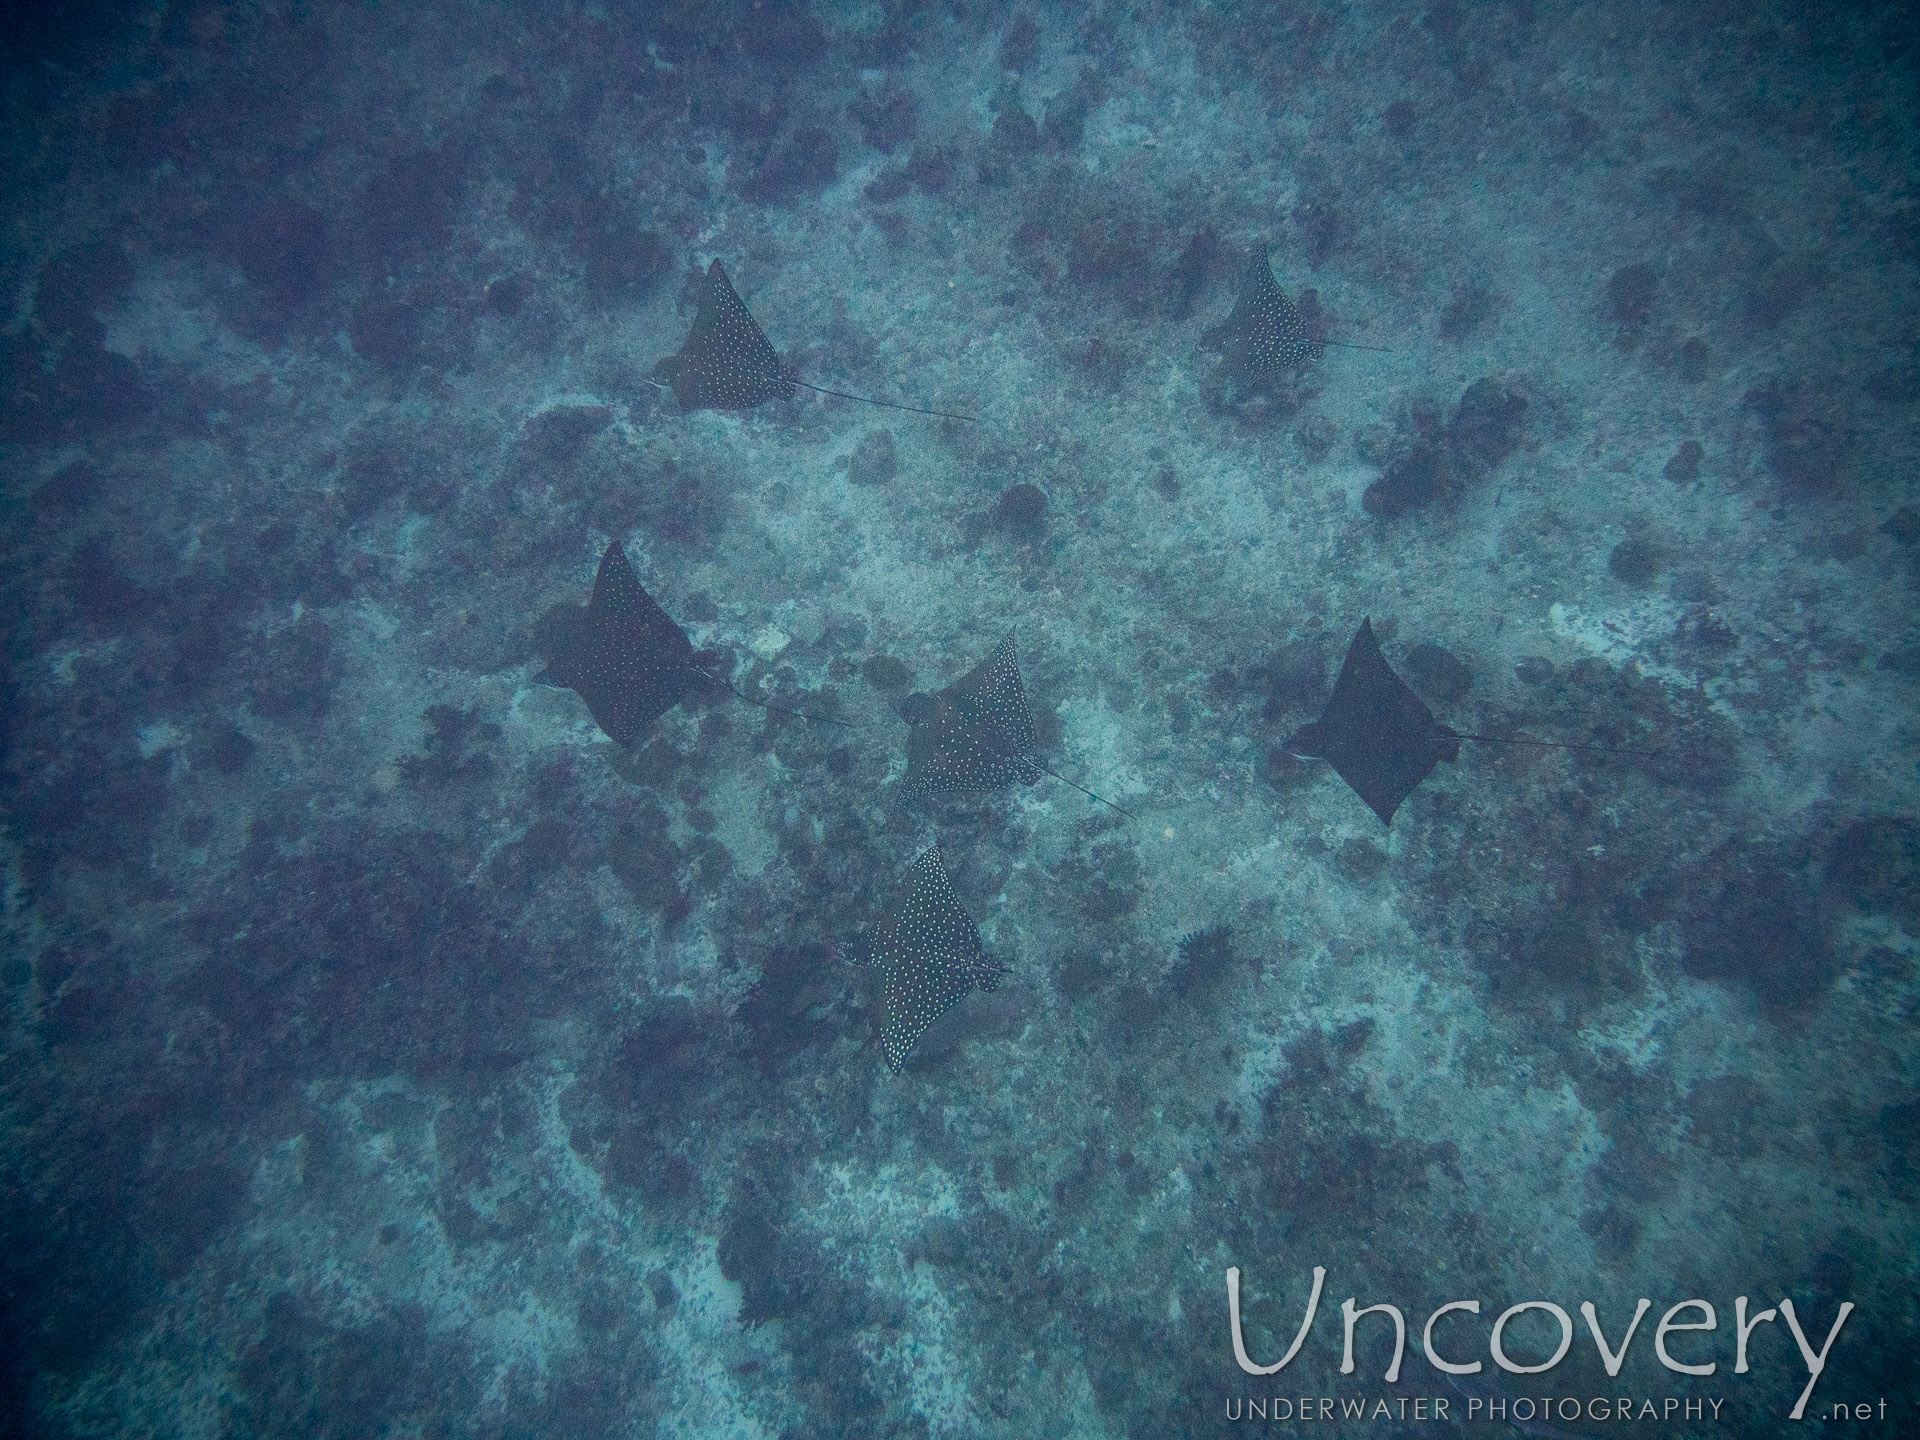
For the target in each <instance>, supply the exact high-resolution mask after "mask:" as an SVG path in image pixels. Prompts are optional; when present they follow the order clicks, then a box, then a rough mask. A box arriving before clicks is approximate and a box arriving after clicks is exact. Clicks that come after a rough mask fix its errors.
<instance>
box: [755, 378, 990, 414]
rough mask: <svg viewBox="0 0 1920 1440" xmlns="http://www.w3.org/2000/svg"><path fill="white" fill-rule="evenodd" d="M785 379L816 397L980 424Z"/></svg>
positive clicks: (934, 411)
mask: <svg viewBox="0 0 1920 1440" xmlns="http://www.w3.org/2000/svg"><path fill="white" fill-rule="evenodd" d="M787 378H788V379H789V380H793V383H794V384H795V385H798V386H799V387H800V388H801V389H802V390H811V391H813V392H814V393H815V394H816V395H831V396H833V397H834V398H835V399H839V400H858V401H859V402H860V403H861V404H862V405H882V406H885V407H886V408H887V409H889V410H905V411H906V412H907V413H909V414H911V415H933V416H937V417H938V418H940V419H942V420H964V421H966V422H967V424H969V425H978V424H979V423H980V421H979V419H978V418H977V417H975V416H972V415H956V414H954V413H953V412H952V411H951V410H923V409H922V408H921V407H920V406H918V405H896V404H894V403H893V401H891V400H875V399H874V398H873V397H872V396H869V395H849V394H848V393H847V392H846V391H844V390H829V389H827V387H826V386H824V385H809V384H808V383H807V382H806V381H804V380H794V379H793V377H792V376H791V375H789V376H788V377H787Z"/></svg>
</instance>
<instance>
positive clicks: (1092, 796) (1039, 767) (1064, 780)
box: [1027, 756, 1140, 820]
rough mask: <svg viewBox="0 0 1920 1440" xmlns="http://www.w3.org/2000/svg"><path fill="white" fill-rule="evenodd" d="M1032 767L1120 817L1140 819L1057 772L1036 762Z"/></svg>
mask: <svg viewBox="0 0 1920 1440" xmlns="http://www.w3.org/2000/svg"><path fill="white" fill-rule="evenodd" d="M1027 758H1028V759H1032V758H1033V757H1032V756H1028V757H1027ZM1033 767H1034V769H1036V770H1039V771H1041V772H1043V773H1045V774H1048V775H1051V776H1053V778H1054V779H1056V780H1058V781H1059V782H1060V783H1061V784H1062V785H1072V786H1073V788H1074V789H1076V790H1078V791H1079V792H1080V793H1081V794H1082V795H1084V796H1086V797H1087V798H1088V799H1089V800H1098V801H1099V802H1100V803H1101V804H1102V805H1104V806H1106V807H1107V808H1108V809H1109V810H1118V811H1119V812H1120V813H1121V814H1122V815H1124V816H1126V817H1127V818H1128V819H1129V820H1138V819H1139V818H1140V817H1139V816H1138V815H1136V814H1134V813H1133V812H1132V811H1131V810H1129V809H1127V808H1126V807H1125V806H1124V805H1116V804H1114V803H1113V801H1111V800H1109V799H1107V797H1106V796H1104V795H1096V794H1094V793H1093V791H1091V790H1089V789H1087V787H1086V786H1084V785H1079V784H1075V783H1074V782H1073V781H1071V780H1069V779H1067V777H1066V776H1064V775H1062V774H1061V773H1060V772H1059V771H1058V770H1048V769H1047V767H1046V766H1044V765H1042V764H1041V763H1040V762H1039V761H1038V760H1034V761H1033Z"/></svg>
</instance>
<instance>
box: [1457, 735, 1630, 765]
mask: <svg viewBox="0 0 1920 1440" xmlns="http://www.w3.org/2000/svg"><path fill="white" fill-rule="evenodd" d="M1453 736H1454V739H1456V740H1478V741H1479V742H1480V743H1481V744H1482V745H1526V746H1529V747H1531V748H1532V749H1535V750H1591V751H1592V752H1593V753H1594V754H1596V755H1638V756H1641V757H1643V758H1647V759H1650V758H1652V757H1653V756H1655V755H1658V754H1659V753H1660V752H1659V751H1658V750H1628V749H1625V748H1623V747H1621V746H1618V745H1581V744H1578V743H1577V742H1575V741H1572V740H1521V739H1517V738H1515V737H1513V736H1502V735H1467V734H1464V733H1462V732H1461V731H1458V730H1456V731H1454V732H1453Z"/></svg>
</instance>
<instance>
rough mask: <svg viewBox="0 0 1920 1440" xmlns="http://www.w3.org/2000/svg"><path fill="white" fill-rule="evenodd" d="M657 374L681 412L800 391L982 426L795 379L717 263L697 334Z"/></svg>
mask: <svg viewBox="0 0 1920 1440" xmlns="http://www.w3.org/2000/svg"><path fill="white" fill-rule="evenodd" d="M653 373H654V374H655V375H657V376H659V378H660V379H662V380H664V381H666V383H667V384H668V385H670V386H672V387H673V394H674V398H675V399H677V400H678V401H679V402H680V408H681V409H682V410H751V409H753V408H754V406H756V405H763V404H765V403H766V402H767V401H769V400H784V399H785V398H786V397H787V396H789V395H791V394H792V393H793V387H794V386H796V385H798V386H799V387H800V388H801V389H803V390H812V391H815V392H816V393H818V394H821V395H832V396H835V397H837V398H839V399H841V400H858V401H859V402H860V403H861V404H863V405H881V406H884V407H886V408H887V409H889V410H906V411H909V412H911V413H912V414H915V415H934V416H938V417H939V418H940V419H942V420H965V421H967V422H968V423H970V424H973V423H977V422H976V421H975V420H974V417H973V416H971V415H955V414H952V413H950V412H949V411H946V410H923V409H922V408H921V407H920V406H918V405H896V404H894V402H893V401H891V400H874V399H870V398H868V397H867V396H865V395H849V394H847V393H846V392H845V391H843V390H828V389H826V388H825V387H824V386H820V385H809V384H808V383H807V382H806V381H804V380H801V379H798V378H796V377H795V376H794V375H793V373H792V372H791V371H789V370H788V369H787V367H786V366H785V365H783V364H781V363H780V356H779V355H778V354H777V353H775V351H774V348H773V344H772V342H770V341H769V340H768V339H767V332H766V331H764V330H762V329H761V328H760V322H759V321H757V320H755V319H754V318H753V316H752V315H751V314H749V313H748V311H747V306H746V302H745V301H743V300H741V298H740V294H739V292H738V291H736V290H735V289H734V288H733V282H732V281H731V280H729V279H728V278H727V268H726V266H724V265H722V264H721V263H720V262H719V261H718V260H715V261H714V262H713V263H712V264H711V265H709V266H708V267H707V273H706V278H705V279H703V280H702V281H701V282H700V308H699V311H698V312H697V313H696V314H695V315H694V317H693V329H691V330H689V331H688V332H687V339H686V343H685V344H683V345H682V346H681V347H680V351H679V353H678V354H676V355H669V356H668V357H667V358H666V359H664V360H662V361H661V362H660V363H659V364H658V365H656V366H655V367H654V370H653Z"/></svg>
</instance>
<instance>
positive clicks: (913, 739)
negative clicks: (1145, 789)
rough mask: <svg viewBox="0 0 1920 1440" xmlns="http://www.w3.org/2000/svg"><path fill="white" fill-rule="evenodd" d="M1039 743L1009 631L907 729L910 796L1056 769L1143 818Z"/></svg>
mask: <svg viewBox="0 0 1920 1440" xmlns="http://www.w3.org/2000/svg"><path fill="white" fill-rule="evenodd" d="M1037 743H1038V742H1037V741H1036V740H1035V738H1034V732H1033V711H1032V710H1031V709H1029V708H1028V706H1027V692H1026V687H1025V686H1023V685H1022V684H1021V683H1020V666H1019V664H1018V663H1017V662H1016V661H1015V659H1014V654H1013V632H1012V631H1011V630H1009V631H1008V632H1007V633H1006V636H1005V637H1004V638H1003V639H1002V640H1001V641H1000V643H999V644H998V645H996V646H995V647H994V651H993V654H991V655H989V656H988V657H987V658H986V659H985V660H983V661H981V662H980V663H979V664H978V665H976V666H975V667H974V668H973V669H972V670H970V671H968V672H967V674H965V675H963V676H961V678H960V679H958V680H956V681H954V682H953V684H951V685H949V686H947V688H946V689H944V690H942V691H940V692H939V693H938V694H937V695H934V696H932V697H930V702H929V705H928V706H927V707H926V713H925V714H924V715H923V716H922V717H921V718H920V719H919V720H918V721H917V722H916V723H915V724H914V726H913V729H912V730H911V731H910V732H908V735H907V777H906V794H907V796H908V797H909V798H910V799H918V798H920V797H921V796H923V795H964V794H967V793H968V792H970V791H975V790H998V789H1000V788H1002V787H1003V786H1006V785H1011V784H1013V783H1014V782H1015V781H1016V780H1017V781H1019V782H1020V783H1021V784H1023V785H1031V784H1033V783H1034V782H1036V781H1037V780H1039V778H1040V777H1041V776H1042V775H1051V776H1053V778H1054V779H1056V780H1058V781H1060V782H1061V783H1062V784H1066V785H1073V788H1074V789H1076V790H1078V791H1079V792H1080V793H1081V794H1082V795H1085V796H1087V797H1088V798H1089V799H1092V800H1098V801H1099V802H1100V803H1101V804H1102V805H1105V806H1107V807H1108V808H1109V809H1113V810H1118V811H1120V813H1121V814H1122V815H1125V816H1126V817H1127V818H1128V819H1129V820H1132V819H1135V818H1137V817H1136V816H1135V815H1134V814H1133V812H1132V811H1131V810H1126V809H1123V808H1122V807H1120V806H1118V805H1115V804H1114V803H1113V801H1111V800H1109V799H1107V798H1106V797H1105V796H1102V795H1095V794H1094V793H1093V791H1091V790H1089V789H1087V788H1086V787H1085V786H1082V785H1075V784H1074V782H1073V781H1071V780H1069V779H1067V778H1066V776H1064V775H1061V774H1059V773H1058V772H1056V771H1053V770H1049V769H1047V767H1046V766H1044V765H1042V764H1041V763H1040V762H1039V761H1037V760H1035V759H1034V758H1033V750H1034V746H1035V745H1036V744H1037Z"/></svg>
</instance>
